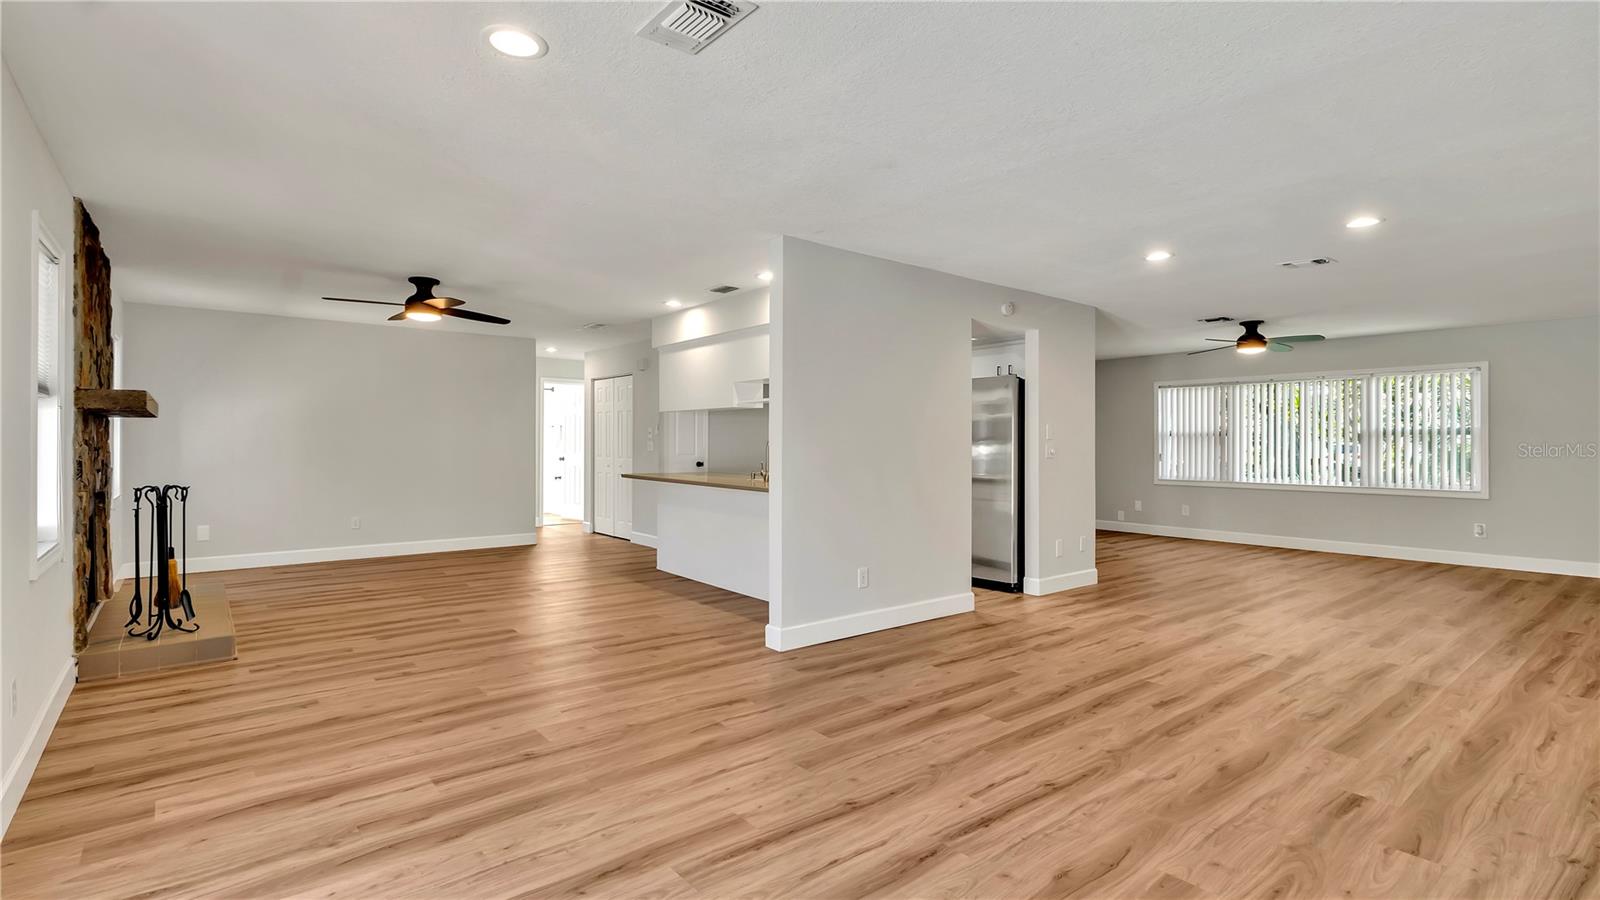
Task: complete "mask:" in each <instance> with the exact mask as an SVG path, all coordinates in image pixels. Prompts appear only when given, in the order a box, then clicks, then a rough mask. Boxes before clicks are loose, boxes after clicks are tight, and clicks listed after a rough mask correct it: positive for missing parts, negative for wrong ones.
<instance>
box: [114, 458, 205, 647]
mask: <svg viewBox="0 0 1600 900" xmlns="http://www.w3.org/2000/svg"><path fill="white" fill-rule="evenodd" d="M145 503H148V504H150V557H149V559H150V581H149V582H148V588H149V599H148V600H146V599H145V596H144V588H145V587H146V582H145V581H144V576H143V573H142V571H141V569H140V563H141V562H142V554H141V553H140V549H139V536H140V523H139V507H140V506H141V505H143V504H145ZM174 505H176V506H177V507H178V513H177V515H178V523H179V524H178V527H179V529H180V530H181V531H182V537H181V538H180V541H179V546H181V547H182V548H183V555H182V557H181V565H180V558H179V556H178V554H176V553H174V552H173V546H172V517H173V506H174ZM180 613H181V614H182V618H179V614H180ZM126 627H127V628H128V636H129V637H143V638H145V639H146V640H152V641H153V640H155V639H156V638H158V637H160V636H161V632H162V631H163V630H165V629H171V630H172V631H181V632H184V633H185V634H190V633H193V632H196V631H199V630H200V626H199V625H198V624H197V623H196V622H195V621H194V599H193V598H192V597H190V596H189V487H188V485H178V484H166V485H161V486H159V487H158V486H156V485H153V484H147V485H144V486H143V487H137V488H134V489H133V597H132V598H131V599H130V600H129V601H128V624H127V626H126Z"/></svg>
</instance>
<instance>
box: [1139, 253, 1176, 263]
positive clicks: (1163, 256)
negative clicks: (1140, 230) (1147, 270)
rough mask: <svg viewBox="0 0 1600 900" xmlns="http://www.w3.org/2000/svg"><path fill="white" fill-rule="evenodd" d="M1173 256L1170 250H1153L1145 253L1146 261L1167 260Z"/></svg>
mask: <svg viewBox="0 0 1600 900" xmlns="http://www.w3.org/2000/svg"><path fill="white" fill-rule="evenodd" d="M1171 258H1172V252H1171V251H1169V250H1151V251H1150V252H1149V253H1146V254H1145V255H1144V261H1145V262H1166V261H1167V260H1169V259H1171Z"/></svg>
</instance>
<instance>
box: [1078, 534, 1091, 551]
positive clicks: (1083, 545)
mask: <svg viewBox="0 0 1600 900" xmlns="http://www.w3.org/2000/svg"><path fill="white" fill-rule="evenodd" d="M1088 549H1089V538H1088V536H1087V535H1082V534H1080V535H1078V552H1079V553H1082V552H1084V551H1085V550H1088Z"/></svg>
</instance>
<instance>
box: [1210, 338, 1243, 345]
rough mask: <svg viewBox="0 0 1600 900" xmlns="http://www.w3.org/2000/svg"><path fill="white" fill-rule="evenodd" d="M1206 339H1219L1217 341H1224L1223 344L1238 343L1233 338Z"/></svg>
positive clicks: (1212, 339) (1211, 339)
mask: <svg viewBox="0 0 1600 900" xmlns="http://www.w3.org/2000/svg"><path fill="white" fill-rule="evenodd" d="M1206 340H1208V341H1217V342H1219V343H1223V344H1233V343H1237V341H1235V340H1234V339H1233V338H1206Z"/></svg>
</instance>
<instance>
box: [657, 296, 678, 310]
mask: <svg viewBox="0 0 1600 900" xmlns="http://www.w3.org/2000/svg"><path fill="white" fill-rule="evenodd" d="M661 305H662V306H665V307H666V308H667V309H677V308H678V307H680V306H682V305H683V301H682V300H679V299H678V298H677V297H673V298H672V299H671V300H668V301H667V302H665V303H663V304H661Z"/></svg>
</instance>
